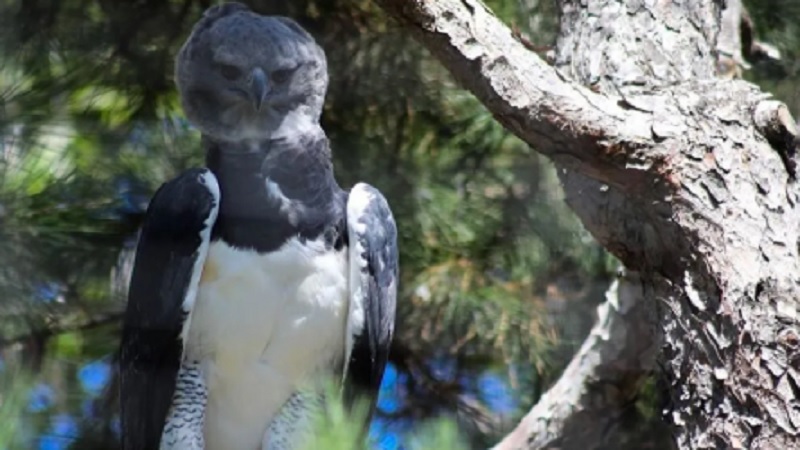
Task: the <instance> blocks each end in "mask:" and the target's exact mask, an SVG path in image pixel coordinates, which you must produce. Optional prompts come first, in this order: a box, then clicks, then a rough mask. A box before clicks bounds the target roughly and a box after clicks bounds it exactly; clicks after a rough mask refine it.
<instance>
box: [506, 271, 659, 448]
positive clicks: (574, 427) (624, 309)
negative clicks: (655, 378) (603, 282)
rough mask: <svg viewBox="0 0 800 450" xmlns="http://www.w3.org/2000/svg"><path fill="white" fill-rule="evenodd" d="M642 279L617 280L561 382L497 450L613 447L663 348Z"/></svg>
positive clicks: (598, 310) (554, 386)
mask: <svg viewBox="0 0 800 450" xmlns="http://www.w3.org/2000/svg"><path fill="white" fill-rule="evenodd" d="M642 286H643V284H642V283H641V282H640V281H639V275H638V274H636V273H629V274H626V275H624V276H623V277H620V278H618V279H617V280H614V282H613V283H612V284H611V287H610V288H609V289H608V291H607V292H606V302H605V303H603V304H602V305H600V306H599V307H598V309H597V312H598V320H597V323H596V324H595V326H594V328H592V331H591V332H590V333H589V336H588V337H587V338H586V340H585V341H584V342H583V345H582V346H581V348H580V350H578V353H577V354H576V355H575V356H574V357H573V358H572V362H570V364H569V366H567V368H566V370H564V373H563V374H562V375H561V377H560V378H559V380H558V381H557V382H556V384H555V385H553V386H552V387H551V388H550V389H549V390H548V391H547V392H546V393H545V394H544V395H543V396H542V397H541V399H540V400H539V403H537V404H536V406H534V407H533V409H531V410H530V411H529V412H528V414H527V415H526V416H525V417H524V418H523V419H522V421H521V422H520V423H519V425H518V426H517V427H516V428H515V429H514V431H512V432H511V433H509V434H508V435H507V436H506V437H505V438H504V439H503V440H502V441H501V442H500V443H499V444H498V445H497V446H496V447H494V450H515V449H540V448H583V449H587V448H608V445H604V444H607V442H608V441H607V440H608V438H609V437H610V436H609V430H611V429H613V428H614V427H613V425H614V424H615V422H616V421H617V420H618V419H619V417H620V416H621V414H622V412H623V409H624V408H625V407H626V406H627V405H629V404H630V402H631V401H633V399H634V398H635V396H636V394H637V393H638V391H639V388H640V387H641V384H642V382H643V381H644V379H645V377H646V376H647V375H648V374H649V373H650V372H651V369H652V367H653V364H654V362H655V357H656V354H657V350H658V344H659V342H658V340H657V338H656V336H657V335H658V334H657V333H655V332H654V330H655V329H656V327H657V320H656V317H655V308H654V305H652V304H649V303H647V302H643V301H641V299H642V298H643V297H646V295H645V293H644V292H642Z"/></svg>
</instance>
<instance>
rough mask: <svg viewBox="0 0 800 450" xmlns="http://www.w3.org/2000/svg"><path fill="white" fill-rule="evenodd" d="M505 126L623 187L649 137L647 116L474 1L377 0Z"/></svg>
mask: <svg viewBox="0 0 800 450" xmlns="http://www.w3.org/2000/svg"><path fill="white" fill-rule="evenodd" d="M378 3H380V4H381V6H383V8H384V9H386V10H387V11H388V12H389V13H390V14H391V15H392V16H394V17H395V18H397V19H399V20H400V21H401V23H403V24H404V25H406V26H408V27H409V29H410V31H411V32H412V33H414V34H415V35H416V36H417V37H418V38H419V39H420V41H421V42H423V43H424V44H425V45H426V46H427V47H428V49H430V50H431V52H433V53H434V54H435V55H436V56H437V57H438V58H439V60H440V61H441V62H442V63H443V64H444V65H445V66H446V67H447V68H448V69H449V70H450V72H451V73H452V74H453V76H454V77H455V78H456V79H457V80H458V81H459V82H460V83H461V84H462V85H463V86H464V87H466V88H467V89H469V90H470V91H472V93H473V94H475V95H476V96H477V97H478V99H480V100H481V102H483V103H484V105H486V106H487V108H488V109H489V110H490V111H491V112H492V114H493V115H494V117H495V118H496V119H497V120H498V121H499V122H500V123H502V124H503V125H505V126H506V127H507V128H508V129H509V130H511V131H512V132H514V133H515V134H516V135H517V136H519V137H520V138H521V139H523V140H524V141H525V142H527V143H528V144H530V145H532V146H534V147H535V148H536V149H537V151H539V152H541V153H543V154H545V155H547V156H549V157H551V158H552V159H553V160H554V161H556V162H557V163H559V164H560V165H561V166H563V167H566V168H570V169H573V170H576V171H578V172H581V173H584V174H586V175H588V176H591V177H592V178H595V179H597V180H601V181H603V182H605V183H608V184H611V185H614V186H618V187H620V188H624V189H635V188H637V186H640V185H641V184H642V183H646V182H647V180H645V179H644V177H643V173H642V171H640V170H636V169H635V167H636V166H638V164H637V162H636V159H638V158H637V154H638V152H639V150H641V149H642V148H643V147H647V146H648V143H649V142H650V140H651V133H650V120H649V116H648V115H647V114H644V113H642V112H640V111H636V110H634V109H630V108H625V107H623V106H621V105H620V104H619V103H618V102H617V100H616V99H612V98H609V97H607V96H603V95H598V94H596V93H594V92H592V91H591V90H590V89H588V88H585V87H583V86H581V85H579V84H577V83H574V82H571V81H570V80H568V79H567V78H565V77H564V76H563V75H562V74H560V73H559V71H558V70H556V69H555V68H553V67H552V66H550V65H548V64H547V63H545V62H544V61H543V60H542V59H540V58H539V57H538V56H537V55H536V53H534V52H532V51H530V50H528V49H527V48H526V47H525V45H524V44H522V43H521V42H519V41H518V40H517V39H515V38H514V34H513V32H512V31H511V30H509V29H508V28H507V27H506V26H505V25H504V24H503V23H502V22H500V21H499V20H498V19H497V18H496V17H495V16H494V15H492V13H491V12H490V11H488V10H487V9H486V7H485V6H484V5H483V3H481V2H478V1H474V0H463V1H462V0H437V1H435V2H432V1H421V0H410V1H405V0H402V1H401V0H378Z"/></svg>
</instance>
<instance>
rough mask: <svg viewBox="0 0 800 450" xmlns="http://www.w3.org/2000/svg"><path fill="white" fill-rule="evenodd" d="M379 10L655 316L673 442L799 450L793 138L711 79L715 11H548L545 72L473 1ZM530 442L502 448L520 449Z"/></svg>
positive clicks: (624, 7)
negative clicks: (627, 273) (534, 172)
mask: <svg viewBox="0 0 800 450" xmlns="http://www.w3.org/2000/svg"><path fill="white" fill-rule="evenodd" d="M379 3H380V4H381V5H382V6H383V7H384V8H385V10H386V11H387V12H389V13H390V14H391V15H392V16H394V17H396V18H397V19H398V20H399V21H400V23H401V24H403V25H404V26H406V27H408V29H409V30H410V31H411V32H412V33H413V34H414V35H415V36H416V37H417V38H419V40H420V42H422V43H423V44H424V45H425V46H426V47H427V48H428V49H429V50H430V51H431V52H432V53H433V54H434V55H436V56H437V57H438V58H439V59H440V61H441V62H442V64H444V66H445V67H447V68H448V69H449V70H450V72H451V73H452V74H453V76H454V77H455V78H456V79H457V80H458V81H459V82H460V83H461V84H463V85H464V86H465V87H466V88H467V89H469V90H470V91H472V92H473V93H474V94H475V95H476V97H478V99H480V100H481V101H482V102H483V104H484V105H485V106H486V107H487V108H488V109H489V110H490V111H491V112H492V113H493V114H494V116H495V117H496V118H497V120H498V121H499V122H501V123H502V124H503V125H505V126H506V127H507V128H508V129H509V130H510V131H511V132H513V133H515V134H516V135H517V136H519V137H520V138H521V139H523V140H525V141H526V142H527V143H529V144H530V145H531V146H532V147H533V148H535V149H536V150H538V151H540V152H541V153H543V154H545V155H547V156H548V157H550V158H551V159H552V160H553V161H554V162H555V164H556V165H557V167H558V168H559V173H560V175H561V179H562V182H563V184H564V188H565V192H566V196H567V201H568V203H569V204H570V206H571V207H572V208H573V210H574V211H575V213H576V214H577V215H578V216H579V217H580V218H581V220H582V221H583V223H584V225H585V226H586V228H587V229H588V230H589V231H590V232H591V233H592V234H593V235H594V236H595V238H597V239H598V241H599V242H600V243H601V244H602V245H604V246H605V247H606V248H607V249H608V250H609V251H611V252H612V253H614V254H615V255H616V256H618V257H619V258H620V259H621V261H622V262H623V263H624V264H625V265H626V266H627V267H628V268H629V269H631V270H635V271H638V272H639V273H640V274H641V278H640V279H641V282H640V283H641V292H643V293H644V295H643V301H645V302H647V303H648V304H651V305H656V304H659V305H661V306H663V307H661V308H660V310H661V314H660V316H659V317H660V319H659V322H660V323H659V328H660V329H661V330H663V333H664V345H663V348H662V352H661V359H662V362H663V367H664V371H665V374H664V375H665V376H666V377H667V378H668V380H669V383H670V385H671V392H670V394H671V398H672V405H671V409H670V411H669V413H668V414H667V416H666V417H667V419H668V420H669V421H670V422H671V423H672V425H673V427H674V431H675V435H676V439H677V444H678V446H679V447H680V448H686V449H689V448H691V449H701V448H753V449H758V448H800V439H798V435H800V403H798V401H797V400H796V399H797V393H798V391H800V372H799V371H798V369H800V363H798V361H800V359H799V358H798V357H797V355H798V349H800V326H799V325H800V323H799V322H800V321H798V315H797V310H798V308H797V302H798V300H797V299H798V298H800V279H799V277H800V267H799V266H800V264H798V246H800V239H799V238H800V211H798V206H797V202H798V187H797V184H796V183H795V181H794V173H793V168H794V163H795V155H794V145H795V144H794V142H795V141H796V139H793V135H794V134H796V131H795V130H794V129H793V128H792V127H791V126H790V125H789V124H790V123H792V122H793V120H792V119H791V116H790V115H789V114H788V110H786V109H785V106H783V105H782V104H780V103H779V102H776V101H775V100H773V99H771V98H770V96H769V95H768V94H766V93H764V92H762V91H761V90H760V89H759V88H757V87H756V86H754V85H752V84H749V83H747V82H744V81H741V80H738V79H735V74H734V77H733V78H731V77H730V76H728V78H729V79H721V78H719V77H718V75H721V73H720V69H721V66H724V65H720V64H719V62H720V59H719V58H720V57H721V56H725V55H722V54H721V53H720V52H719V48H718V42H717V37H718V36H719V33H720V28H721V19H722V18H723V17H724V14H723V10H722V8H723V4H724V3H726V2H722V1H714V0H696V1H691V2H644V1H637V0H631V1H627V2H620V1H617V0H592V1H590V2H586V1H577V0H572V1H567V0H562V1H561V2H560V6H561V9H562V14H561V27H560V30H561V31H560V34H559V38H558V43H557V47H556V54H555V62H554V66H550V65H548V64H547V63H546V62H544V61H543V60H542V59H540V58H539V57H538V56H537V55H536V54H534V53H533V52H531V51H528V50H527V49H526V48H525V46H523V45H522V44H521V43H520V42H518V41H517V40H516V39H515V38H514V36H513V35H512V33H511V31H510V30H509V29H508V28H507V27H506V26H505V25H504V24H502V23H501V22H500V21H499V20H498V19H497V18H496V17H494V16H493V15H492V14H491V12H490V11H488V10H487V9H486V7H485V6H484V5H483V4H482V3H480V2H478V1H476V0H437V1H435V2H433V1H424V0H379ZM738 4H739V3H738V1H736V2H735V1H733V0H728V2H727V5H728V8H731V7H737V5H738ZM590 339H591V337H590ZM573 362H574V361H573ZM612 362H613V361H612ZM605 363H606V364H608V363H611V362H609V361H606V362H605ZM568 373H569V371H568ZM578 381H581V382H585V381H586V380H585V379H584V380H578ZM543 401H547V397H545V398H544V399H543ZM565 401H566V402H569V401H575V397H572V398H571V399H570V398H567V399H565ZM566 406H569V405H566ZM535 411H536V408H534V410H532V413H533V412H535ZM575 412H576V413H577V412H579V411H578V410H577V409H576V410H575ZM568 419H569V418H568V417H565V419H564V420H568ZM521 426H522V424H521ZM567 429H568V427H562V430H564V432H566V430H567ZM537 430H538V429H537V428H536V427H529V428H528V431H527V435H525V434H526V432H525V431H524V430H523V432H521V433H522V435H525V438H524V439H517V440H516V441H515V442H517V444H515V445H509V446H503V447H502V448H536V447H537V444H536V442H537V441H536V438H537V436H536V433H539V432H540V431H537ZM553 442H555V441H553ZM505 443H506V442H504V444H505ZM581 444H582V446H583V447H584V448H591V447H592V443H591V442H582V443H581ZM554 445H555V444H554ZM545 446H547V444H546V445H545ZM563 448H569V447H563Z"/></svg>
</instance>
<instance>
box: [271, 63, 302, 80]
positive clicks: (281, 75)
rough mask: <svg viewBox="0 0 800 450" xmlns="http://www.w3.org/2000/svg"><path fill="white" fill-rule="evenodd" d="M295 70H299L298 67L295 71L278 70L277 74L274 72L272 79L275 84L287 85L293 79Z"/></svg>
mask: <svg viewBox="0 0 800 450" xmlns="http://www.w3.org/2000/svg"><path fill="white" fill-rule="evenodd" d="M295 70H297V68H296V67H295V68H293V69H280V70H276V71H275V72H272V75H270V78H272V82H273V83H285V82H286V81H287V80H288V79H289V78H291V76H292V74H293V73H294V71H295Z"/></svg>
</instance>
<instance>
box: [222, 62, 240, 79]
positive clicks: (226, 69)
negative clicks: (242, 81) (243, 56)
mask: <svg viewBox="0 0 800 450" xmlns="http://www.w3.org/2000/svg"><path fill="white" fill-rule="evenodd" d="M219 72H220V73H221V74H222V76H223V77H225V78H227V79H229V80H235V79H237V78H239V77H241V76H242V71H241V70H239V68H238V67H236V66H232V65H230V64H220V65H219Z"/></svg>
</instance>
